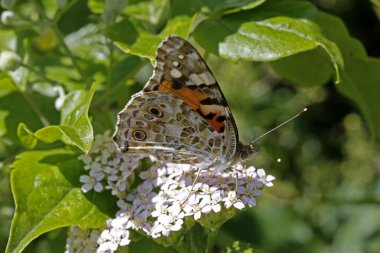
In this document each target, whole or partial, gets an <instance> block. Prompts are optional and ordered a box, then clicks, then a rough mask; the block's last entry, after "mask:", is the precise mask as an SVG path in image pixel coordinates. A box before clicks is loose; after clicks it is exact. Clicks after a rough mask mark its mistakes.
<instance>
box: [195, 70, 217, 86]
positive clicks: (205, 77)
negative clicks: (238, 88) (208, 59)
mask: <svg viewBox="0 0 380 253" xmlns="http://www.w3.org/2000/svg"><path fill="white" fill-rule="evenodd" d="M198 76H199V78H201V79H202V80H203V82H204V83H205V84H212V83H214V79H213V78H212V76H211V75H210V73H208V72H203V73H200V74H199V75H198Z"/></svg>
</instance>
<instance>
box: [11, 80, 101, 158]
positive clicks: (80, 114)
mask: <svg viewBox="0 0 380 253" xmlns="http://www.w3.org/2000/svg"><path fill="white" fill-rule="evenodd" d="M94 92H95V86H93V87H92V88H91V90H90V91H83V90H80V91H73V92H71V93H70V94H69V95H68V96H67V97H66V99H65V103H64V105H63V107H62V112H61V124H60V125H58V126H57V125H53V126H47V127H44V128H41V129H39V130H37V131H36V132H35V133H32V132H31V131H30V130H28V129H27V127H26V126H25V125H24V124H20V125H19V128H18V136H19V139H20V140H21V141H22V143H23V144H24V145H25V146H26V147H28V148H34V146H35V145H36V142H35V141H33V140H32V139H31V137H33V138H35V139H36V140H40V141H43V142H46V143H52V142H55V141H58V140H62V141H64V142H66V143H68V144H71V145H75V146H77V147H78V148H80V149H81V150H83V151H84V152H88V151H89V150H90V148H91V145H92V141H93V135H94V133H93V129H92V125H91V122H90V119H89V118H88V109H89V107H90V104H91V101H92V97H93V95H94Z"/></svg>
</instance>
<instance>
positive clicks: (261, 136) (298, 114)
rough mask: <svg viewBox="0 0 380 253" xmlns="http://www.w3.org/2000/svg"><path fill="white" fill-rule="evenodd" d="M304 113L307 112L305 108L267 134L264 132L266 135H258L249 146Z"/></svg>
mask: <svg viewBox="0 0 380 253" xmlns="http://www.w3.org/2000/svg"><path fill="white" fill-rule="evenodd" d="M306 111H307V108H303V109H302V110H301V111H300V112H299V113H297V114H296V115H294V116H293V117H291V118H290V119H288V120H286V121H284V122H282V123H281V124H280V125H278V126H276V127H275V128H273V129H271V130H269V131H268V132H266V133H264V134H262V135H260V136H259V137H257V138H256V139H254V140H253V141H251V142H250V144H253V143H255V142H256V141H257V140H259V139H261V138H263V137H264V136H265V135H267V134H270V133H271V132H273V131H275V130H277V129H278V128H280V127H282V126H283V125H285V124H287V123H289V122H290V121H292V120H293V119H295V118H297V117H299V116H300V115H301V114H302V113H304V112H306Z"/></svg>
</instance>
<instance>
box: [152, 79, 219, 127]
mask: <svg viewBox="0 0 380 253" xmlns="http://www.w3.org/2000/svg"><path fill="white" fill-rule="evenodd" d="M158 90H159V91H162V92H167V93H170V94H172V95H174V96H176V97H178V98H180V99H182V100H183V101H184V102H185V103H186V104H187V105H189V106H190V107H191V109H193V110H194V111H198V112H200V114H201V115H202V116H203V117H204V118H205V119H206V120H207V122H208V123H209V124H210V125H211V126H212V127H213V128H214V129H215V130H216V131H217V132H219V133H220V132H223V131H224V127H225V124H224V121H222V122H219V121H218V120H217V119H218V117H219V116H222V112H221V110H220V106H221V105H202V104H201V101H202V100H203V99H205V98H207V96H206V95H205V94H204V93H203V92H201V91H198V90H193V89H189V88H187V87H185V86H184V87H181V88H179V89H174V88H173V86H172V83H171V82H169V81H164V82H163V83H162V84H161V85H160V86H159V87H158ZM212 107H214V108H212ZM210 113H211V114H212V115H213V117H212V118H210V119H208V118H206V117H207V115H209V114H210Z"/></svg>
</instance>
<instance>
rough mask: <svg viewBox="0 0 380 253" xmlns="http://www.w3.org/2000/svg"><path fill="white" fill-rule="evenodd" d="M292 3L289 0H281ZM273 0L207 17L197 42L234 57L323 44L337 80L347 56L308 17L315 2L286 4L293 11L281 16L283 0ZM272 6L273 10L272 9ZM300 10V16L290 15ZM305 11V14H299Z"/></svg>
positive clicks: (278, 54) (275, 55)
mask: <svg viewBox="0 0 380 253" xmlns="http://www.w3.org/2000/svg"><path fill="white" fill-rule="evenodd" d="M279 2H282V3H288V4H289V1H287V0H284V1H279ZM272 3H273V2H269V3H268V4H263V5H261V6H259V7H258V8H255V9H253V10H250V11H246V12H243V13H240V12H239V14H232V15H226V16H223V17H222V18H219V19H207V20H205V21H204V22H202V23H201V24H200V25H199V26H198V27H197V29H196V30H195V32H194V37H195V39H196V40H197V42H198V43H199V44H200V45H202V46H203V47H205V48H206V49H207V50H209V51H211V52H213V53H215V54H219V55H221V56H223V57H225V58H227V59H230V60H232V61H238V60H251V61H275V60H279V59H282V58H285V57H288V56H291V55H295V54H298V53H301V52H305V51H310V50H313V49H316V48H318V47H319V48H321V49H323V50H324V52H325V53H326V54H327V55H328V56H329V59H330V61H331V62H332V64H333V66H334V69H335V73H336V76H337V78H336V80H337V81H339V80H340V70H339V69H342V68H343V60H342V56H341V54H340V51H339V49H338V47H337V46H336V45H335V44H334V43H333V42H331V41H329V40H328V39H326V38H325V37H324V36H323V34H322V32H321V29H320V27H319V26H318V25H317V24H316V23H315V22H312V21H310V20H308V19H307V18H308V17H310V16H313V15H311V14H310V13H312V12H313V11H314V8H313V7H312V5H305V4H304V3H301V2H293V4H289V6H283V7H285V8H287V9H286V10H287V11H288V12H289V14H290V15H287V16H279V15H281V13H282V12H283V11H284V10H283V9H277V8H278V7H279V6H278V5H279V3H274V4H272ZM271 10H272V12H271ZM297 10H302V12H300V13H298V14H295V15H294V16H295V17H297V18H293V17H289V16H291V13H293V12H294V13H295V12H296V11H297ZM302 13H303V14H304V17H302V18H300V17H299V16H301V15H302Z"/></svg>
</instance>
